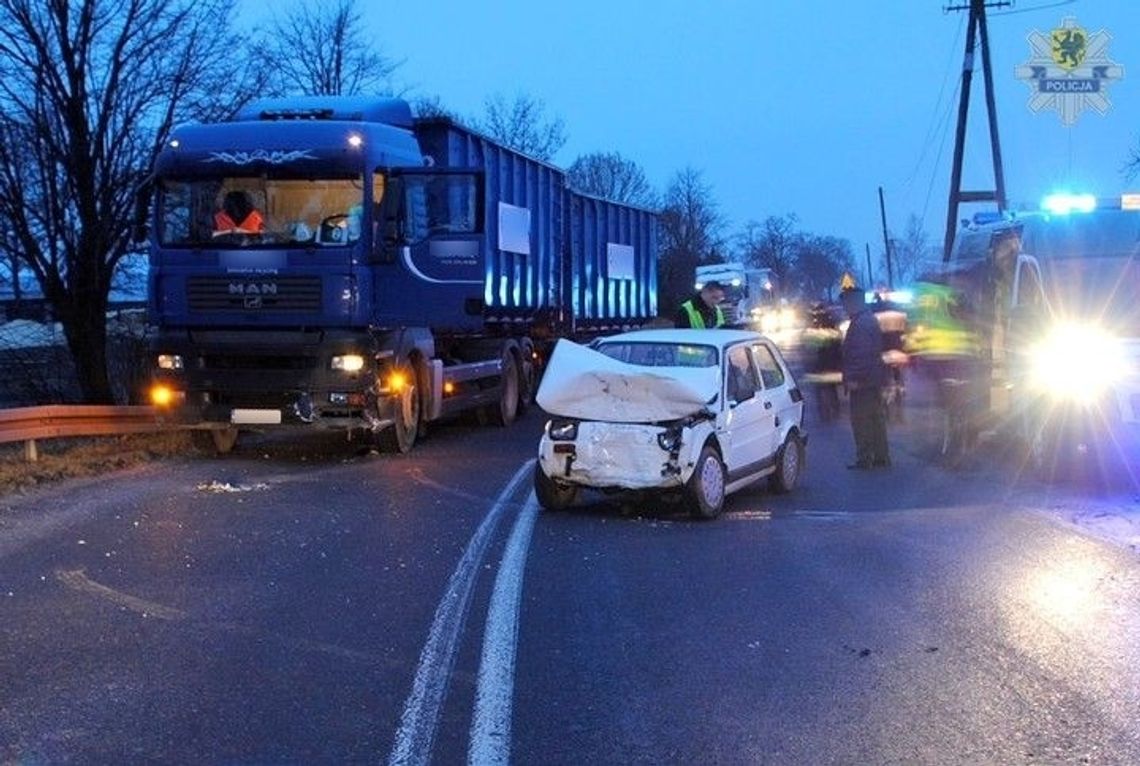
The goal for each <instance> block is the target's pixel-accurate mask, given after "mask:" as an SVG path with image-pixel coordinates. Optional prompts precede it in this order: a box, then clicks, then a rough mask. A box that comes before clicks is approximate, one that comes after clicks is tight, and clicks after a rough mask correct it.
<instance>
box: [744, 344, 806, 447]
mask: <svg viewBox="0 0 1140 766" xmlns="http://www.w3.org/2000/svg"><path fill="white" fill-rule="evenodd" d="M752 358H753V361H754V362H755V363H756V369H757V372H758V373H759V376H760V384H761V386H762V390H761V391H760V393H759V398H760V399H761V400H762V402H763V406H764V410H765V412H767V413H768V414H769V415H770V417H771V423H770V425H769V427H768V428H767V429H766V430H765V432H764V436H765V438H766V440H767V441H766V442H765V445H764V448H765V450H767V454H769V455H774V454H775V453H776V450H778V449H779V448H780V445H781V444H782V443H783V439H784V434H785V433H787V431H788V427H789V426H790V425H791V424H792V423H798V422H799V420H800V416H801V412H802V409H803V404H802V397H800V396H799V394H798V391H796V392H795V393H793V389H794V388H795V383H794V381H793V380H792V378H791V376H790V375H789V373H788V372H787V367H786V365H784V364H782V363H781V362H780V355H779V351H777V350H776V349H775V348H774V347H773V346H772V345H770V344H769V343H768V342H766V341H760V342H758V343H755V344H754V345H753V346H752Z"/></svg>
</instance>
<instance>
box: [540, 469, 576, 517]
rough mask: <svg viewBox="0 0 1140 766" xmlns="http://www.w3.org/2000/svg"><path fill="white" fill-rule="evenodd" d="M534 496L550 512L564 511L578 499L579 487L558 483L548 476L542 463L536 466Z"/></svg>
mask: <svg viewBox="0 0 1140 766" xmlns="http://www.w3.org/2000/svg"><path fill="white" fill-rule="evenodd" d="M534 496H535V497H536V498H538V504H539V505H541V506H542V507H543V508H544V509H546V510H548V511H564V510H566V509H567V508H569V507H570V506H571V505H573V504H574V501H575V500H577V499H578V487H577V485H574V484H564V483H562V482H557V481H555V480H554V479H552V478H550V477H549V476H547V475H546V471H543V470H542V464H541V463H537V462H536V463H535V464H534Z"/></svg>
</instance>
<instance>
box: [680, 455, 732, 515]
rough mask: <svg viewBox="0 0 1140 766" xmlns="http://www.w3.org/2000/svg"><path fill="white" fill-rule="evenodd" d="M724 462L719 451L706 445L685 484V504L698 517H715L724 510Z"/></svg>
mask: <svg viewBox="0 0 1140 766" xmlns="http://www.w3.org/2000/svg"><path fill="white" fill-rule="evenodd" d="M724 485H725V473H724V463H722V462H721V459H720V455H718V454H717V451H716V450H715V449H713V448H712V447H710V446H709V445H707V444H706V445H705V446H704V448H702V449H701V455H700V457H698V458H697V467H696V470H694V471H693V475H692V476H690V477H689V481H688V483H687V484H685V504H686V505H688V506H689V512H690V513H692V514H693V516H696V517H697V518H698V519H715V518H716V517H717V516H719V515H720V512H721V511H723V510H724Z"/></svg>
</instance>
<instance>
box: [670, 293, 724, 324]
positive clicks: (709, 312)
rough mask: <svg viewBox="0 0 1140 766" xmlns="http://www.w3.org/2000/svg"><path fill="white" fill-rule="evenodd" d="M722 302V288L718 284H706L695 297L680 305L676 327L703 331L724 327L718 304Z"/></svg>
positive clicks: (722, 315) (722, 313) (721, 312)
mask: <svg viewBox="0 0 1140 766" xmlns="http://www.w3.org/2000/svg"><path fill="white" fill-rule="evenodd" d="M723 300H724V287H722V286H721V284H720V282H716V281H712V282H707V283H706V284H704V285H702V286H701V289H700V290H698V291H697V293H696V295H694V296H693V297H692V298H689V300H687V301H685V302H684V303H682V304H681V308H680V310H679V311H678V312H677V319H676V320H675V324H676V325H677V327H691V328H693V329H694V330H704V329H706V328H709V327H724V312H723V311H721V308H720V302H721V301H723Z"/></svg>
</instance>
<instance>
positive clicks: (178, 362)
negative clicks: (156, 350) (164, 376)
mask: <svg viewBox="0 0 1140 766" xmlns="http://www.w3.org/2000/svg"><path fill="white" fill-rule="evenodd" d="M158 369H160V370H181V369H182V356H181V355H179V354H159V355H158Z"/></svg>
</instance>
